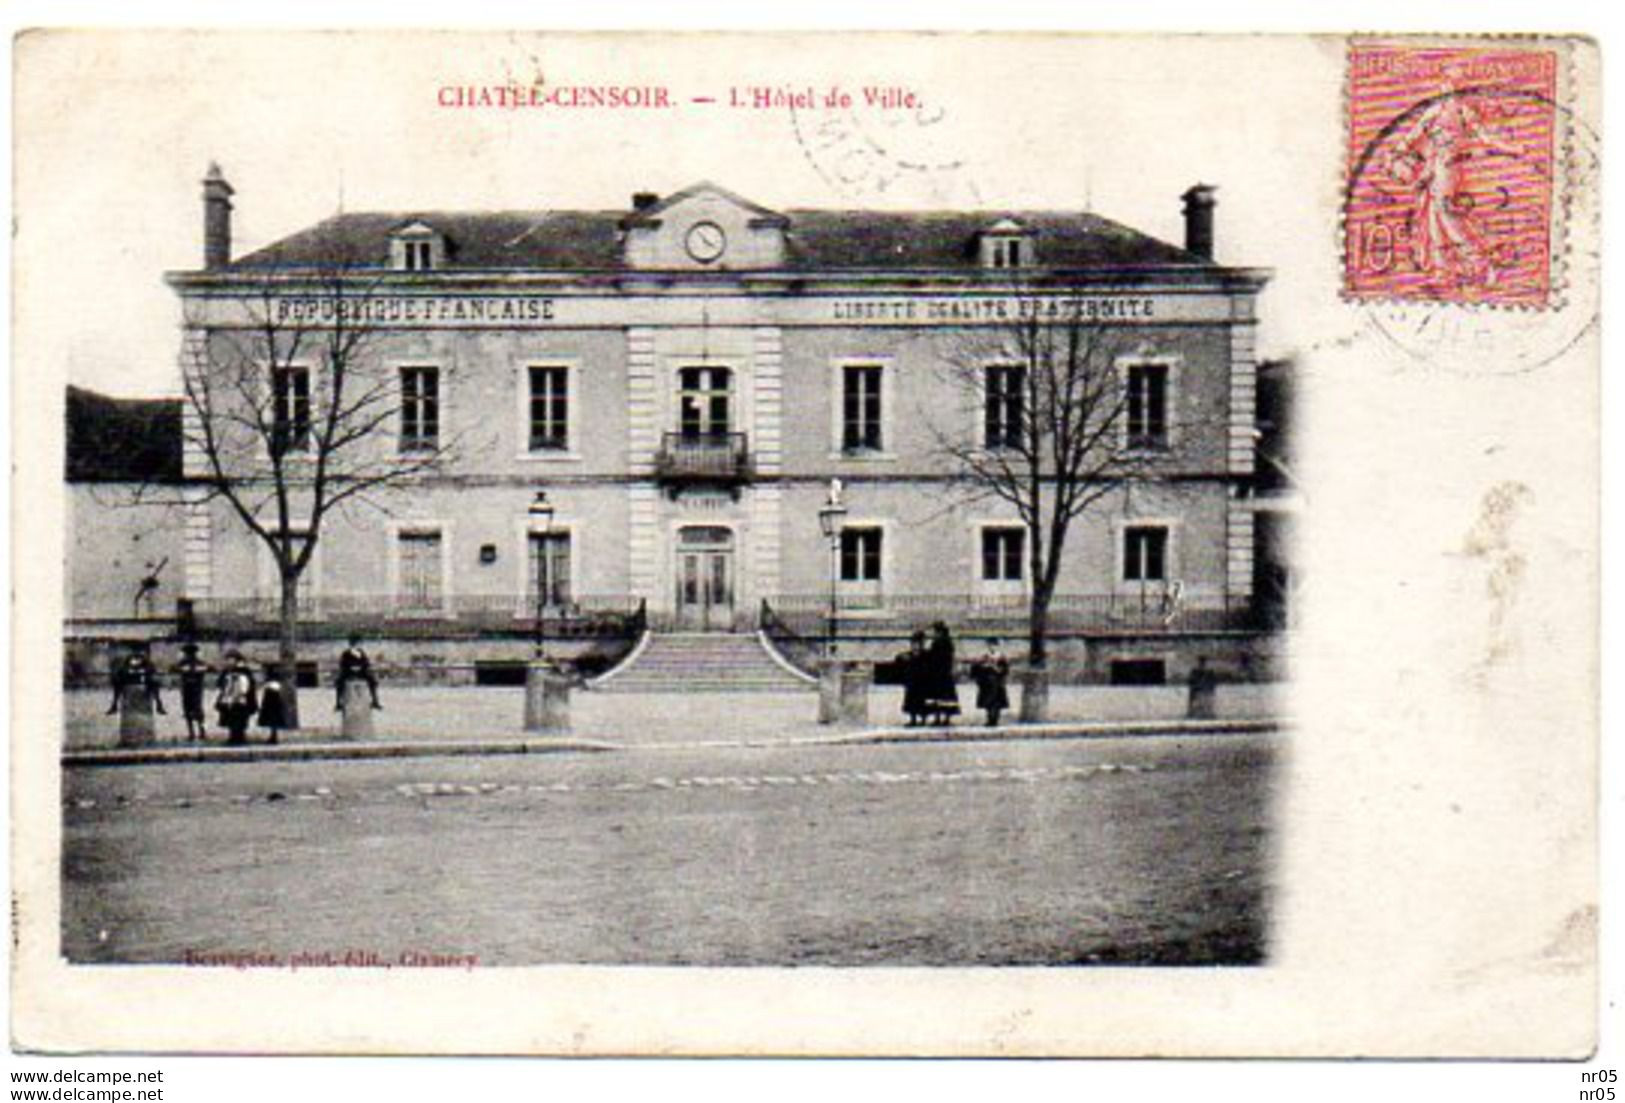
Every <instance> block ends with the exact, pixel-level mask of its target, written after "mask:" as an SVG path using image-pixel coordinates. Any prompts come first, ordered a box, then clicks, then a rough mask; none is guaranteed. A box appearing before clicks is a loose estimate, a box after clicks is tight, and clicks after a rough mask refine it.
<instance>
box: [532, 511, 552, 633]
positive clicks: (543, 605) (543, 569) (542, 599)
mask: <svg viewBox="0 0 1625 1103" xmlns="http://www.w3.org/2000/svg"><path fill="white" fill-rule="evenodd" d="M553 512H554V511H553V503H552V502H549V501H548V500H547V491H545V490H538V491H537V492H536V499H535V501H533V502H531V503H530V522H531V531H532V532H535V533H539V534H540V539H539V540H537V542H536V657H537V658H538V659H545V658H546V657H547V634H546V633H545V632H543V631H542V628H543V625H544V621H543V620H542V618H543V617H544V616H546V614H547V537H548V534H549V533H551V532H552V531H553Z"/></svg>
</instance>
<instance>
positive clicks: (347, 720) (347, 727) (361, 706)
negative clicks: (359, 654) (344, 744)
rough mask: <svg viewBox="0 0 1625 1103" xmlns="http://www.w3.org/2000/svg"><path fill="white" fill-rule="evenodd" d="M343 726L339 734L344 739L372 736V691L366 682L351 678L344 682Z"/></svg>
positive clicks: (368, 737) (369, 737)
mask: <svg viewBox="0 0 1625 1103" xmlns="http://www.w3.org/2000/svg"><path fill="white" fill-rule="evenodd" d="M341 707H342V710H343V712H344V726H343V728H342V729H341V730H340V736H341V737H342V738H344V739H371V738H372V693H371V691H370V690H368V689H367V683H366V682H363V681H361V680H360V679H351V680H350V681H348V682H345V683H344V699H343V701H342V702H341Z"/></svg>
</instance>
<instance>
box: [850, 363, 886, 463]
mask: <svg viewBox="0 0 1625 1103" xmlns="http://www.w3.org/2000/svg"><path fill="white" fill-rule="evenodd" d="M880 381H881V368H880V365H878V364H848V365H847V366H846V367H844V368H843V369H842V370H841V450H842V451H845V452H864V451H867V452H878V451H880V449H881V447H882V437H881V432H880Z"/></svg>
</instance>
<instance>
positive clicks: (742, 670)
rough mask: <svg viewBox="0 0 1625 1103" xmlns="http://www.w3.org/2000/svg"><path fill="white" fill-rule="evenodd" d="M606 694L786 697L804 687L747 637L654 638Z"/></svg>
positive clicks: (605, 687) (606, 686) (609, 684)
mask: <svg viewBox="0 0 1625 1103" xmlns="http://www.w3.org/2000/svg"><path fill="white" fill-rule="evenodd" d="M599 688H600V689H602V690H603V691H604V692H606V693H617V692H620V693H729V692H744V693H757V692H770V693H784V692H795V691H799V690H805V689H807V688H809V686H808V684H807V683H806V682H804V681H802V680H801V679H799V678H797V677H795V676H794V675H793V674H791V673H789V672H788V671H786V670H785V669H784V668H783V667H781V666H779V664H778V663H776V662H775V661H774V660H773V657H772V656H771V655H769V654H768V653H767V651H766V650H765V649H764V648H763V647H762V644H761V641H760V640H759V639H758V638H757V637H755V636H749V635H717V634H711V633H694V634H674V635H657V636H654V637H652V638H651V639H650V640H649V642H648V645H647V646H646V647H645V648H644V649H643V652H642V654H640V655H639V656H638V657H637V660H636V661H635V662H634V663H633V664H632V665H631V666H630V667H628V668H627V669H626V670H624V671H623V672H621V673H618V674H616V675H615V676H614V677H612V678H611V679H610V680H609V681H608V682H606V683H605V684H604V685H603V686H601V687H599Z"/></svg>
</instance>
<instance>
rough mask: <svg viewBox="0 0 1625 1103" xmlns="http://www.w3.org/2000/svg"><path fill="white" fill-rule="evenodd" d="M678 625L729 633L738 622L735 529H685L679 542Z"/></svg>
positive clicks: (694, 630)
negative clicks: (735, 597) (735, 603)
mask: <svg viewBox="0 0 1625 1103" xmlns="http://www.w3.org/2000/svg"><path fill="white" fill-rule="evenodd" d="M676 568H677V624H678V627H680V628H683V629H685V630H687V631H690V632H727V631H730V630H731V629H732V628H733V624H734V548H733V532H732V531H731V530H729V529H726V528H722V527H720V526H712V525H701V526H692V527H689V528H685V529H683V530H681V531H680V532H679V533H678V541H677V563H676Z"/></svg>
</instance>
